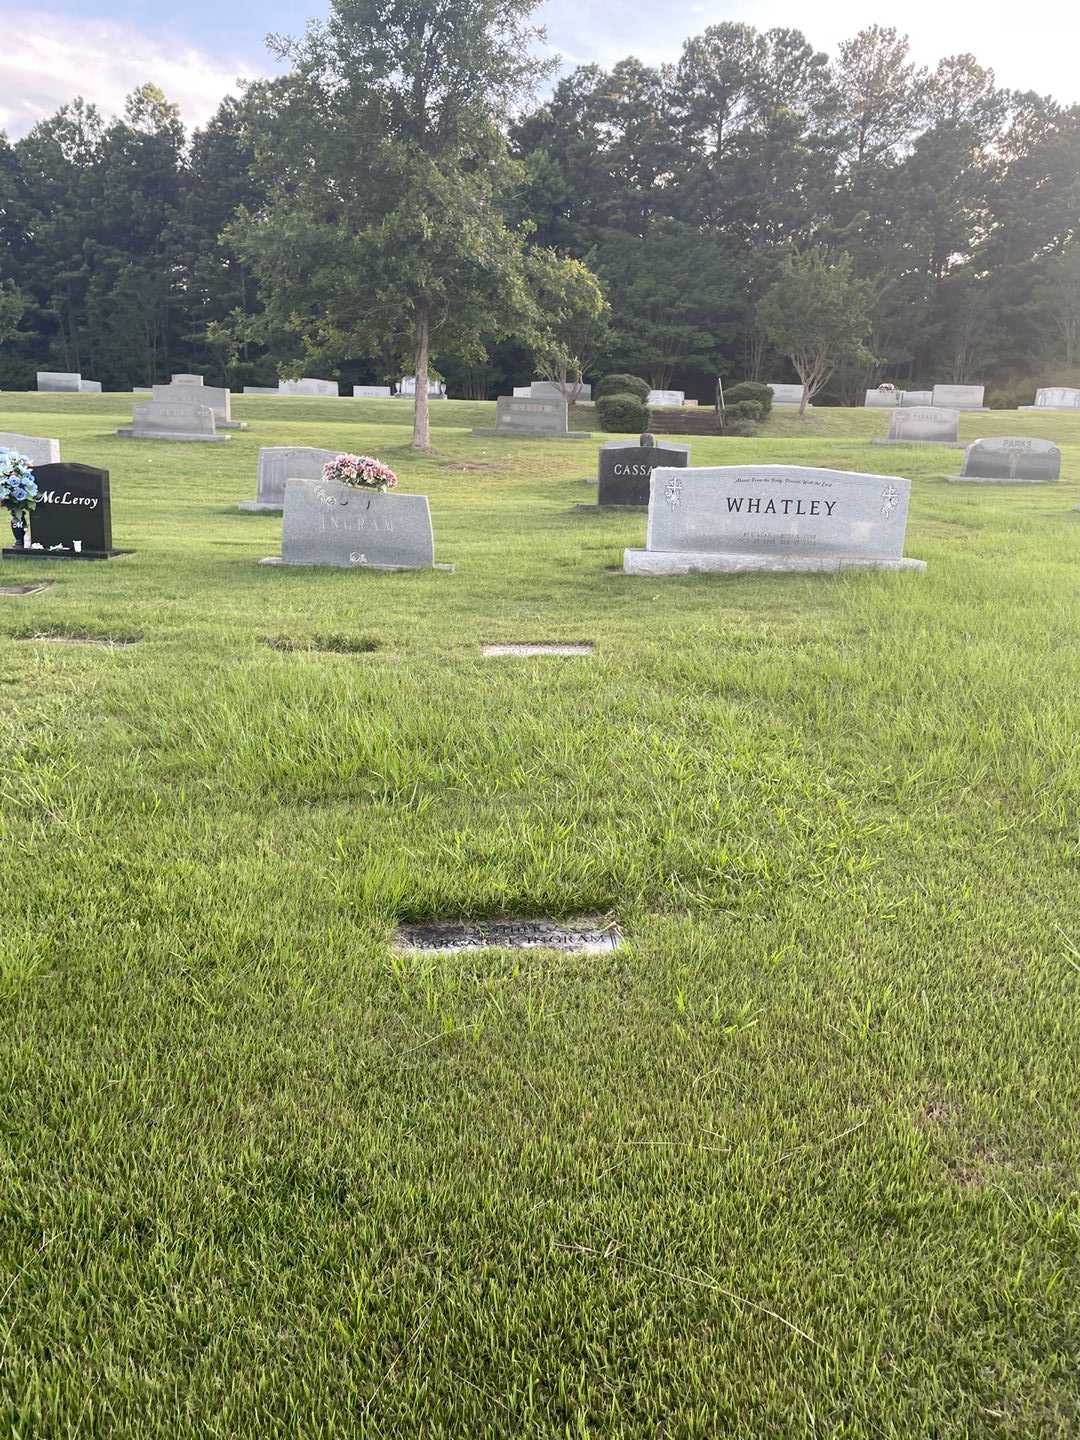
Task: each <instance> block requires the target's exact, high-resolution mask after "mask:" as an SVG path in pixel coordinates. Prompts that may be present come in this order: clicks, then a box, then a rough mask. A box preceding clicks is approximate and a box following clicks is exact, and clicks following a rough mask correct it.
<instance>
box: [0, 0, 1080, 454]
mask: <svg viewBox="0 0 1080 1440" xmlns="http://www.w3.org/2000/svg"><path fill="white" fill-rule="evenodd" d="M533 8H534V0H334V4H333V7H332V11H331V16H330V19H329V20H328V21H327V22H326V23H325V24H322V25H317V26H311V27H309V28H308V30H307V32H306V33H305V36H304V37H303V39H302V40H300V41H296V42H290V41H285V40H279V41H276V42H273V43H274V45H275V48H276V49H277V51H278V54H279V56H280V57H282V58H283V59H285V60H286V61H287V62H288V63H289V66H290V68H289V70H288V73H287V74H285V75H284V76H282V77H281V78H278V79H275V80H272V81H266V82H261V83H259V84H256V85H253V86H251V87H249V88H248V89H247V90H246V91H245V92H244V93H243V94H242V95H241V96H239V97H230V98H228V99H226V100H225V101H224V102H223V104H222V105H221V107H220V109H219V111H218V113H217V114H216V116H215V117H214V119H213V120H212V121H210V123H209V124H207V125H206V126H205V127H203V128H202V129H200V130H197V131H195V133H194V134H193V135H191V136H190V137H188V136H186V135H185V132H184V128H183V126H182V124H181V121H180V118H179V115H178V113H177V110H176V108H175V107H174V106H173V105H171V104H170V103H169V101H168V100H167V98H166V97H165V96H164V95H163V94H162V93H161V92H160V90H158V89H157V88H156V87H155V86H153V85H151V84H147V85H145V86H143V87H142V88H141V89H140V90H138V91H137V92H135V94H133V95H132V96H131V97H130V100H129V102H128V105H127V109H126V112H125V114H124V115H123V116H122V117H120V118H118V119H115V120H112V121H110V122H106V121H105V120H104V119H103V117H102V116H101V115H100V114H99V113H98V112H97V111H96V110H95V108H94V107H93V106H92V105H88V104H85V103H84V102H83V101H81V100H74V101H73V102H72V103H71V104H70V105H66V106H64V107H63V108H62V109H61V110H60V111H59V112H58V113H57V114H56V115H54V116H52V117H51V118H50V119H48V120H45V121H43V122H41V123H40V124H39V125H37V126H36V127H35V128H34V129H33V130H32V131H31V132H30V133H29V134H28V135H27V136H26V137H25V138H24V139H21V140H19V141H18V142H17V143H14V144H11V143H9V142H8V141H7V140H6V139H5V138H4V137H3V136H0V388H18V387H21V386H25V385H27V384H32V377H33V372H34V371H35V370H36V369H43V368H57V369H71V370H81V371H83V372H84V373H85V374H88V375H92V376H94V378H96V379H99V380H101V381H102V382H103V383H104V385H105V386H106V388H127V387H130V386H132V385H136V384H145V383H150V382H151V381H153V380H155V379H160V378H161V377H162V376H165V375H167V374H168V373H169V372H170V370H174V369H183V370H201V371H203V372H205V373H206V374H207V376H208V377H213V378H214V379H216V380H219V381H227V382H228V383H230V384H232V385H234V386H237V385H240V384H243V383H272V382H273V380H274V379H275V378H276V376H277V375H278V374H279V373H286V374H287V373H290V372H291V373H300V372H301V371H304V372H307V373H311V371H312V370H313V369H314V370H315V373H320V372H321V373H336V374H338V375H340V377H341V378H342V379H343V380H344V381H346V383H348V382H350V381H351V382H356V383H360V382H365V381H376V382H383V381H385V380H386V379H387V378H390V377H394V376H396V375H398V374H400V373H402V371H403V370H405V371H409V372H411V371H413V370H419V369H420V368H422V366H423V365H425V364H428V363H430V365H431V366H432V368H433V369H435V370H437V371H438V372H439V373H441V374H442V375H443V376H444V377H446V378H447V379H448V380H449V381H450V384H451V388H452V390H453V392H454V393H459V394H471V395H484V394H490V393H495V392H497V391H502V390H504V389H505V388H506V386H507V385H508V384H509V382H510V380H511V379H513V378H522V377H523V376H525V375H527V374H528V373H529V371H530V370H531V369H532V368H533V367H534V366H538V367H542V368H543V370H544V372H545V373H548V374H552V375H558V376H561V377H567V378H569V379H570V380H572V379H573V378H574V377H575V375H576V374H577V373H578V371H579V370H581V369H583V368H584V369H586V370H589V371H591V372H593V373H595V372H596V371H599V370H603V369H616V370H620V371H631V372H634V373H637V374H640V375H642V376H644V377H645V378H647V379H648V380H649V382H650V383H651V384H653V385H655V386H656V387H658V388H670V387H671V386H672V385H673V384H677V385H681V386H682V387H684V388H686V389H687V390H689V391H690V392H691V393H695V392H696V393H697V394H698V395H699V397H700V398H702V399H705V398H707V397H708V396H709V395H710V394H711V390H712V384H713V380H714V378H715V376H716V375H717V374H720V375H723V376H725V377H729V378H747V379H761V378H767V379H781V378H787V377H788V376H789V375H790V374H791V368H792V367H791V364H790V361H789V360H788V359H786V358H785V357H786V356H792V355H796V354H801V355H802V356H803V362H802V363H804V364H805V365H806V366H808V367H810V369H811V370H812V371H813V373H814V374H815V375H816V376H818V380H817V383H820V384H821V385H823V386H824V387H825V389H824V391H823V396H824V397H828V396H830V395H831V396H832V397H833V398H839V399H848V400H850V399H853V398H855V397H856V396H858V395H859V393H860V391H861V389H862V388H863V387H864V386H865V385H866V384H867V383H875V382H876V381H878V380H880V379H891V380H894V381H897V382H899V383H911V382H912V381H925V382H931V381H937V380H940V381H949V380H952V381H964V380H972V379H974V380H991V381H997V382H999V383H1002V382H1007V381H1008V380H1010V379H1017V380H1019V379H1021V378H1025V377H1030V376H1035V375H1041V376H1043V377H1045V378H1047V379H1050V378H1054V377H1056V376H1058V375H1060V374H1062V373H1063V372H1067V371H1069V370H1070V369H1071V368H1072V367H1075V366H1076V365H1077V364H1078V363H1080V106H1075V105H1074V106H1071V107H1069V106H1062V105H1059V104H1057V103H1056V102H1055V101H1053V100H1052V99H1050V98H1048V97H1042V96H1038V95H1035V94H1033V93H1017V92H1014V91H1008V90H1004V89H1002V88H1000V87H999V86H998V85H997V84H996V83H995V80H994V76H993V74H992V72H991V71H989V70H987V69H985V68H983V67H981V66H980V65H979V64H978V63H977V62H976V60H975V59H974V58H973V57H972V56H970V55H960V56H952V57H950V58H948V59H945V60H942V61H941V62H940V64H939V65H937V66H936V67H935V68H933V69H927V68H924V67H921V66H919V65H917V64H915V63H914V61H913V60H912V58H911V56H910V53H909V49H908V43H907V40H906V39H905V38H904V37H903V36H901V35H898V34H897V33H896V32H895V31H894V30H892V29H889V28H884V27H880V26H871V27H870V28H868V29H866V30H863V31H862V32H860V34H858V35H856V36H855V37H854V38H852V39H851V40H849V41H847V42H845V43H844V44H843V45H841V46H840V47H839V51H838V53H837V54H836V55H835V56H834V57H832V58H830V57H828V56H826V55H824V54H821V53H818V52H816V51H815V50H814V49H813V47H812V46H811V45H810V44H809V43H808V41H807V40H806V38H805V37H804V36H803V35H802V34H801V33H800V32H799V31H797V30H793V29H774V30H770V31H767V32H765V33H761V32H759V31H757V30H755V29H754V28H753V27H752V26H749V25H741V24H734V23H724V24H721V25H716V26H711V27H709V28H708V29H707V30H705V31H704V33H703V34H701V35H698V36H694V37H692V38H691V39H688V40H687V41H686V43H685V45H684V47H683V52H682V55H681V58H680V59H679V61H678V62H677V63H676V64H674V65H670V66H669V65H661V66H649V65H646V64H643V63H642V62H641V61H639V60H637V59H633V58H630V59H626V60H624V61H621V62H620V63H619V64H617V65H615V66H614V67H612V68H611V69H610V70H604V69H602V68H600V67H598V66H594V65H587V66H581V67H578V68H577V69H575V70H573V71H572V72H571V73H569V74H568V75H566V76H565V77H564V78H562V79H561V80H559V81H558V83H557V84H556V85H555V86H554V89H553V90H552V91H551V92H550V97H549V98H548V99H547V100H546V101H544V102H543V103H539V102H537V101H536V99H535V95H534V96H533V98H532V99H530V98H529V88H530V85H531V84H532V83H534V82H535V81H536V80H537V78H542V77H543V66H542V64H538V63H537V62H536V61H535V60H534V59H533V58H532V56H534V55H535V54H536V53H537V36H536V33H535V32H534V31H532V30H531V29H530V26H529V17H530V13H531V11H532V9H533ZM793 257H795V258H793ZM800 266H801V271H800ZM831 270H837V271H838V272H839V278H838V277H837V276H836V275H834V276H833V277H832V279H830V276H829V272H830V271H831ZM799 273H802V274H804V275H805V274H808V275H810V276H811V278H813V277H814V276H815V275H816V277H817V282H818V283H819V286H820V288H821V292H822V295H823V297H824V300H823V303H825V301H827V303H828V306H829V307H831V309H830V314H831V315H832V320H831V321H830V324H831V325H832V326H833V330H834V331H836V332H837V333H838V334H841V338H842V343H840V344H839V348H835V347H834V349H833V351H832V353H831V355H830V356H829V358H828V359H827V361H825V362H821V363H820V364H819V362H820V356H817V358H814V355H812V354H811V351H812V350H813V346H809V347H808V345H807V343H806V336H805V334H804V335H802V336H801V337H800V336H792V334H791V332H792V329H793V327H794V328H795V329H798V325H799V316H798V314H797V313H792V312H797V311H798V310H799V308H800V305H799V296H800V292H801V287H800V285H799V284H797V283H795V281H794V280H793V276H796V277H797V275H798V274H799ZM838 284H839V286H840V288H839V289H837V285H838ZM845 286H846V287H847V289H846V290H845V289H844V287H845ZM785 296H786V298H785ZM847 297H856V298H857V302H858V304H857V307H856V308H858V309H859V312H860V315H863V316H864V319H862V320H860V323H859V325H858V326H855V327H854V328H855V329H860V328H861V330H862V333H861V334H853V333H852V330H853V327H852V325H851V324H845V323H843V318H842V315H840V313H839V312H844V313H847V312H849V311H850V308H851V307H850V305H849V304H848V298H847ZM803 308H805V307H803ZM808 356H809V357H810V358H807V357H808ZM421 439H422V437H421Z"/></svg>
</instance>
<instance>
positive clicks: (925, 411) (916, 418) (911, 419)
mask: <svg viewBox="0 0 1080 1440" xmlns="http://www.w3.org/2000/svg"><path fill="white" fill-rule="evenodd" d="M959 433H960V416H959V414H958V413H957V412H956V411H955V410H942V409H940V408H939V407H938V406H937V405H929V406H913V407H912V408H911V409H910V410H908V409H907V408H905V407H903V406H902V407H901V408H900V409H899V410H894V411H893V412H892V414H891V415H890V417H889V436H888V439H887V440H875V441H874V442H873V443H874V444H875V445H951V446H953V448H954V449H957V450H959V449H961V448H962V447H961V445H960V442H959V440H958V439H957V436H958V435H959Z"/></svg>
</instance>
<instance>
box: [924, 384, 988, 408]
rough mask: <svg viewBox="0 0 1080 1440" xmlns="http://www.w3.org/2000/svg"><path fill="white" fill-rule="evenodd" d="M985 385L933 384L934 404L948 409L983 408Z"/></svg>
mask: <svg viewBox="0 0 1080 1440" xmlns="http://www.w3.org/2000/svg"><path fill="white" fill-rule="evenodd" d="M985 393H986V386H985V385H935V386H934V404H935V405H941V406H944V407H945V408H946V409H949V410H985V409H986V406H985V405H984V404H983V395H984V394H985Z"/></svg>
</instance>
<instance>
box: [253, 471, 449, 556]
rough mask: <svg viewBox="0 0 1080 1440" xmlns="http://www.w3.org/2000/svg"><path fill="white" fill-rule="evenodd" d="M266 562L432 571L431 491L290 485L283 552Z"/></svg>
mask: <svg viewBox="0 0 1080 1440" xmlns="http://www.w3.org/2000/svg"><path fill="white" fill-rule="evenodd" d="M260 563H261V564H263V565H272V564H273V565H330V566H334V567H336V568H339V569H343V570H430V569H431V568H432V567H433V566H434V564H435V538H434V535H433V533H432V529H431V512H430V511H429V509H428V502H427V496H426V495H383V494H380V493H379V492H378V491H372V490H363V489H360V488H358V487H357V486H353V485H343V484H342V483H341V482H340V481H337V480H334V481H326V480H292V479H290V480H289V481H288V483H287V484H286V486H285V518H284V520H283V521H282V525H281V556H280V558H279V557H278V556H276V555H272V556H268V557H267V559H266V560H263V561H261V562H260Z"/></svg>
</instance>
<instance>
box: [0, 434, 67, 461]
mask: <svg viewBox="0 0 1080 1440" xmlns="http://www.w3.org/2000/svg"><path fill="white" fill-rule="evenodd" d="M0 450H14V451H16V452H17V453H18V454H19V455H25V456H26V458H27V460H29V461H30V464H31V465H33V466H34V468H35V469H36V468H37V466H39V465H56V464H58V463H59V460H60V441H59V440H47V439H44V438H43V437H42V436H40V435H16V434H15V432H14V431H11V430H0Z"/></svg>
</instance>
